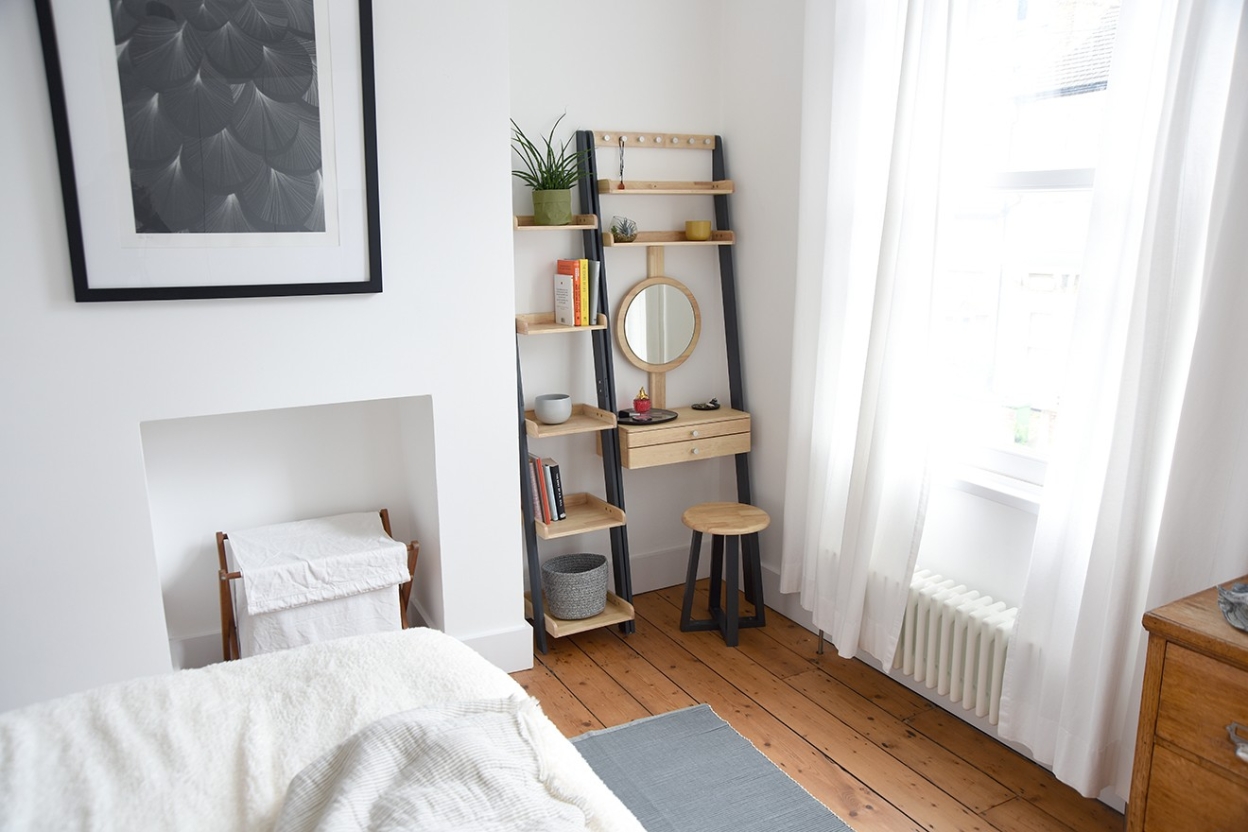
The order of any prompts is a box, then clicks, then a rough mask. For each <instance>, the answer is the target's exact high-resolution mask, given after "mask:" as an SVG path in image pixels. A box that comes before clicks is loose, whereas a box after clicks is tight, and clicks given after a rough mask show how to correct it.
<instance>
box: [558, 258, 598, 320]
mask: <svg viewBox="0 0 1248 832" xmlns="http://www.w3.org/2000/svg"><path fill="white" fill-rule="evenodd" d="M598 270H599V263H598V261H597V260H584V259H582V260H557V261H555V323H557V324H563V325H564V326H590V325H591V324H595V323H597V322H598Z"/></svg>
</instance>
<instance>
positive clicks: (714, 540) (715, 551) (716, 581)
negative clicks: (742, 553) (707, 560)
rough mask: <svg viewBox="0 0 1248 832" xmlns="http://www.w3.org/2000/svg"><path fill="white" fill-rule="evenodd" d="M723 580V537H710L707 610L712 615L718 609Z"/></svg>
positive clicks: (716, 535) (715, 535)
mask: <svg viewBox="0 0 1248 832" xmlns="http://www.w3.org/2000/svg"><path fill="white" fill-rule="evenodd" d="M723 579H724V536H723V535H722V534H713V535H711V603H710V606H709V607H708V609H710V611H711V612H712V613H714V612H715V611H716V610H718V609H719V608H720V605H719V589H720V584H721V582H722V581H723Z"/></svg>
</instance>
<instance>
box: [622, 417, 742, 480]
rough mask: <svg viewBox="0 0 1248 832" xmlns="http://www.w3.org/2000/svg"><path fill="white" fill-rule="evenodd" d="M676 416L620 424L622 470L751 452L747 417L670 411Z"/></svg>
mask: <svg viewBox="0 0 1248 832" xmlns="http://www.w3.org/2000/svg"><path fill="white" fill-rule="evenodd" d="M673 409H674V410H675V411H676V413H677V414H679V415H677V417H676V418H675V419H674V420H673V421H671V422H664V423H662V424H658V425H620V461H621V462H622V463H623V465H624V467H625V468H649V467H651V466H653V465H671V464H673V463H676V462H695V461H697V460H699V459H708V458H710V457H714V456H730V455H732V454H743V453H746V452H748V451H749V450H750V414H748V413H745V412H743V411H740V410H733V409H732V408H730V407H721V408H720V409H719V410H694V409H693V408H691V407H677V408H673Z"/></svg>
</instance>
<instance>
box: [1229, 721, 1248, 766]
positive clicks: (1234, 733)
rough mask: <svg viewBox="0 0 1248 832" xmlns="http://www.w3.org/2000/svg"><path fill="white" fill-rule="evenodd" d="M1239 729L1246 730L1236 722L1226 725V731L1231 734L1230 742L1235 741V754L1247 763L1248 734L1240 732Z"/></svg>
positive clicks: (1247, 729)
mask: <svg viewBox="0 0 1248 832" xmlns="http://www.w3.org/2000/svg"><path fill="white" fill-rule="evenodd" d="M1241 731H1248V728H1246V727H1244V726H1243V725H1240V724H1239V723H1238V722H1232V723H1231V724H1230V725H1228V726H1226V733H1228V734H1230V735H1231V742H1233V743H1235V756H1236V757H1238V758H1239V759H1241V760H1243V761H1244V762H1245V763H1248V734H1241V733H1240V732H1241Z"/></svg>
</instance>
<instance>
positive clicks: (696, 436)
mask: <svg viewBox="0 0 1248 832" xmlns="http://www.w3.org/2000/svg"><path fill="white" fill-rule="evenodd" d="M690 436H692V437H693V438H694V439H697V438H698V437H699V436H701V434H700V433H698V432H697V431H696V430H695V431H690Z"/></svg>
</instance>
